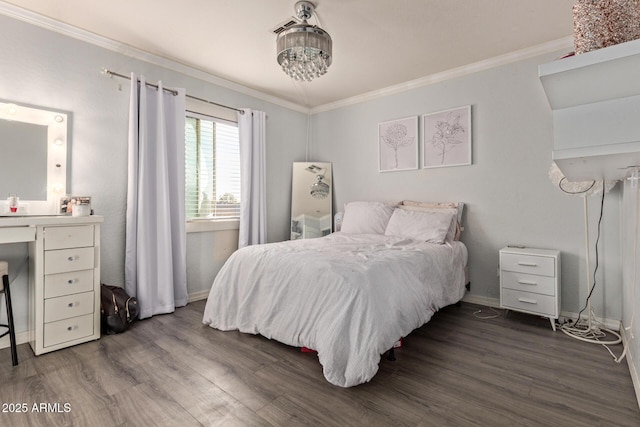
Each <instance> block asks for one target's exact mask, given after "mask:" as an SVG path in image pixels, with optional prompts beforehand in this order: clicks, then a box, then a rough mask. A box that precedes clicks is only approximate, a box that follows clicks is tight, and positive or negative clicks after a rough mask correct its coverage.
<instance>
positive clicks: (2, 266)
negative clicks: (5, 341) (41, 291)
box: [0, 261, 18, 366]
mask: <svg viewBox="0 0 640 427" xmlns="http://www.w3.org/2000/svg"><path fill="white" fill-rule="evenodd" d="M0 277H2V290H0V294H4V301H5V305H6V307H7V324H6V325H5V324H0V327H4V328H7V331H5V332H3V333H2V334H0V338H2V337H4V336H5V335H7V334H9V342H10V343H11V362H12V363H13V366H16V365H17V364H18V351H17V349H16V331H15V329H14V326H13V309H12V308H11V291H10V289H9V263H8V262H6V261H0Z"/></svg>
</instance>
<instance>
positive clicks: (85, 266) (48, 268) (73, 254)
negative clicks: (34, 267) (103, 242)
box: [44, 248, 95, 274]
mask: <svg viewBox="0 0 640 427" xmlns="http://www.w3.org/2000/svg"><path fill="white" fill-rule="evenodd" d="M94 258H95V255H94V248H75V249H61V250H58V251H45V253H44V274H56V273H64V272H67V271H78V270H89V269H91V268H93V266H94V261H95V259H94Z"/></svg>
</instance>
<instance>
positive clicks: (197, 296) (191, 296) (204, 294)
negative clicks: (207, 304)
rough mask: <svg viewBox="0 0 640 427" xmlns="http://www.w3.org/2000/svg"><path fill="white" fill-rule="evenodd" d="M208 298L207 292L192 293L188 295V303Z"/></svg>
mask: <svg viewBox="0 0 640 427" xmlns="http://www.w3.org/2000/svg"><path fill="white" fill-rule="evenodd" d="M208 296H209V291H200V292H194V293H192V294H189V302H194V301H200V300H203V299H207V297H208Z"/></svg>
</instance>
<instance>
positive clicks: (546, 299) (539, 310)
mask: <svg viewBox="0 0 640 427" xmlns="http://www.w3.org/2000/svg"><path fill="white" fill-rule="evenodd" d="M500 304H501V305H502V307H503V308H510V309H514V310H518V311H524V312H528V313H532V314H540V315H542V316H547V317H553V318H557V317H558V313H557V307H556V304H557V300H556V298H555V297H554V296H549V295H540V294H534V293H531V292H522V291H516V290H513V289H502V300H501V301H500Z"/></svg>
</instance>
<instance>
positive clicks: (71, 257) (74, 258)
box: [67, 255, 79, 261]
mask: <svg viewBox="0 0 640 427" xmlns="http://www.w3.org/2000/svg"><path fill="white" fill-rule="evenodd" d="M78 258H79V257H78V256H75V255H74V256H70V257H67V261H75V260H77V259H78Z"/></svg>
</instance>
